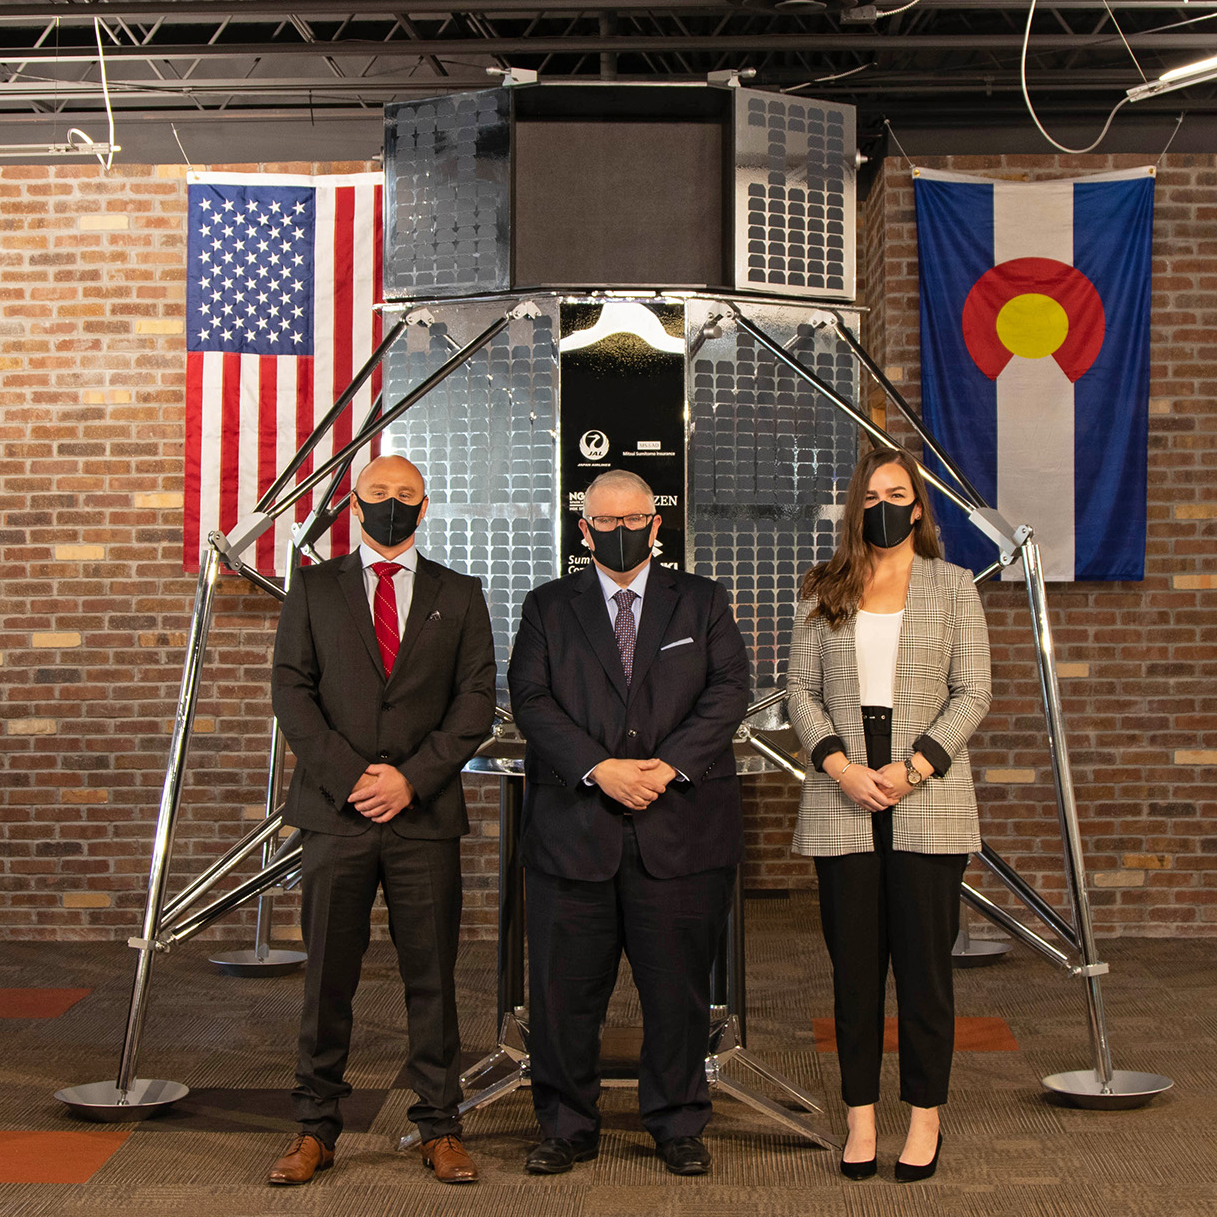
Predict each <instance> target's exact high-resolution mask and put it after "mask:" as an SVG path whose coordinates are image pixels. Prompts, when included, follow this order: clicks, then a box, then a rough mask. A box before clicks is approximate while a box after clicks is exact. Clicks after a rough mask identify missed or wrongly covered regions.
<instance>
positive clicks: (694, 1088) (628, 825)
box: [526, 812, 735, 1141]
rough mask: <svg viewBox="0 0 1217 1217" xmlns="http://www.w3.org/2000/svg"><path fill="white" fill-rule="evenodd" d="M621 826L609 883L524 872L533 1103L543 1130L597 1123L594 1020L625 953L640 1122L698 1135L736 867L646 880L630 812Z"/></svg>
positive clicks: (673, 1133) (706, 1106) (576, 1131)
mask: <svg viewBox="0 0 1217 1217" xmlns="http://www.w3.org/2000/svg"><path fill="white" fill-rule="evenodd" d="M641 814H644V815H645V814H646V813H645V812H643V813H641ZM622 833H623V835H624V840H623V852H622V859H621V867H620V869H619V870H618V872H617V874H616V875H614V876H613V877H612V878H611V879H605V880H603V881H587V880H581V879H562V878H558V877H557V876H555V875H546V874H543V873H542V872H540V871H537V870H529V871H528V874H527V877H526V882H527V891H528V960H529V962H528V969H529V977H528V979H529V1032H530V1037H529V1048H530V1053H531V1061H532V1099H533V1106H534V1108H535V1109H536V1113H537V1120H538V1122H539V1123H540V1125H541V1131H542V1134H543V1135H544V1136H546V1137H565V1138H566V1139H568V1140H571V1139H575V1138H588V1137H595V1136H596V1135H597V1134H598V1133H599V1131H600V1112H599V1109H598V1108H597V1100H598V1099H599V1096H600V1027H601V1024H602V1023H603V1021H604V1015H605V1011H606V1010H607V1008H608V1001H609V997H610V996H611V995H612V992H613V986H614V984H615V983H616V980H617V967H618V964H619V962H620V960H621V952H622V950H623V949H624V950H625V953H626V957H627V958H628V959H629V961H630V968H631V969H632V971H633V974H634V984H635V985H636V987H637V989H638V997H639V1001H640V1004H641V1006H642V1026H643V1039H642V1055H641V1059H640V1061H639V1067H638V1106H639V1110H640V1112H641V1115H642V1123H643V1126H644V1127H645V1128H646V1129H647V1131H648V1132H649V1133H650V1134H651V1135H652V1136H653V1137H654V1138H655V1140H656V1141H668V1140H671V1138H673V1137H695V1136H698V1135H699V1134H700V1133H701V1131H702V1129H704V1128H705V1126H706V1124H707V1122H708V1121H709V1119H710V1089H709V1086H708V1085H707V1083H706V1070H705V1060H706V1048H707V1043H708V1039H709V1033H710V968H711V965H712V963H713V960H714V953H715V951H716V950H717V948H718V943H719V941H720V939H721V938H722V933H723V928H724V926H725V925H726V919H727V912H728V909H729V907H730V903H731V893H732V890H733V887H734V884H735V867H733V866H728V867H722V868H718V869H714V870H708V871H701V872H699V873H698V874H694V875H681V876H678V877H676V878H673V879H656V878H654V877H653V876H652V875H650V874H648V873H647V870H646V868H645V867H644V866H643V864H642V859H641V857H640V856H639V853H638V841H637V838H636V837H635V835H634V824H633V820H632V819H631V818H630V817H629V816H624V817H623V825H622Z"/></svg>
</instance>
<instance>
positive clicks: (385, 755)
mask: <svg viewBox="0 0 1217 1217" xmlns="http://www.w3.org/2000/svg"><path fill="white" fill-rule="evenodd" d="M376 755H377V756H379V757H380V759H381V760H382V761H387V760H388V759H389V754H388V753H387V752H378V753H377V754H376Z"/></svg>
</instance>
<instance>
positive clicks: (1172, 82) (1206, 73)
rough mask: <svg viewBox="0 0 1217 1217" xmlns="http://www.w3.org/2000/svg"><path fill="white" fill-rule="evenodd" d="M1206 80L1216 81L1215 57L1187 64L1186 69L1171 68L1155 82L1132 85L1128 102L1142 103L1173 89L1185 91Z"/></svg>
mask: <svg viewBox="0 0 1217 1217" xmlns="http://www.w3.org/2000/svg"><path fill="white" fill-rule="evenodd" d="M1206 80H1217V55H1214V56H1213V57H1212V58H1211V59H1202V60H1200V62H1199V63H1189V64H1188V65H1187V66H1186V67H1182V68H1171V70H1170V71H1169V72H1163V73H1162V75H1161V76H1159V77H1158V79H1157V80H1147V81H1146V82H1145V83H1144V84H1139V85H1134V86H1133V87H1132V88H1131V89H1129V90H1128V100H1129V101H1144V100H1145V98H1147V97H1157V95H1158V94H1159V93H1169V92H1171V91H1172V90H1173V89H1186V88H1187V87H1188V86H1189V85H1198V84H1203V83H1204V82H1205V81H1206Z"/></svg>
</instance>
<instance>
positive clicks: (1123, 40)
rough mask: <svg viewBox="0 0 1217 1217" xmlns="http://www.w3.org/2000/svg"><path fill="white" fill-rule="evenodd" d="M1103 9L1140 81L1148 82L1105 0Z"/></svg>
mask: <svg viewBox="0 0 1217 1217" xmlns="http://www.w3.org/2000/svg"><path fill="white" fill-rule="evenodd" d="M1103 7H1104V8H1105V9H1106V10H1107V15H1108V16H1109V17H1110V18H1111V24H1112V25H1114V26H1115V27H1116V33H1117V34H1119V35H1120V41H1121V42H1122V43H1123V44H1124V49H1125V50H1126V51H1127V52H1128V54H1129V56H1130V57H1131V59H1132V61H1133V63H1134V65H1136V69H1137V71H1138V72H1139V73H1140V74H1141V79H1142V80H1148V79H1149V78H1148V77H1147V76H1146V75H1145V73H1144V72H1143V71H1142V70H1141V65H1140V63H1138V62H1137V56H1136V53H1135V52H1134V51H1133V49H1132V47H1130V46H1129V45H1128V39H1127V38H1125V37H1124V31H1123V30H1122V29H1120V23H1119V22H1118V21H1117V20H1116V15H1115V13H1113V12H1112V11H1111V5H1110V4H1108V3H1107V0H1103Z"/></svg>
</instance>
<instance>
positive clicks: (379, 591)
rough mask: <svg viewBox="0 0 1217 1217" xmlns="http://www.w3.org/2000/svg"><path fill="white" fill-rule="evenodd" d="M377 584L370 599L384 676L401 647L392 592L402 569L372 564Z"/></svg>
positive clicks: (391, 563)
mask: <svg viewBox="0 0 1217 1217" xmlns="http://www.w3.org/2000/svg"><path fill="white" fill-rule="evenodd" d="M372 569H373V570H374V571H375V572H376V578H377V579H378V580H379V582H378V583H377V584H376V595H375V596H374V597H373V598H372V620H373V621H374V622H375V624H376V645H377V646H379V647H380V660H381V662H382V663H383V664H384V665H385V675H386V676H389V675H390V674H391V673H392V671H393V663H394V661H395V660H396V659H397V648H398V647H400V646H401V635H400V634H399V633H398V632H397V593H396V592H394V590H393V576H394V575H395V574H397V572H398V571H399V570H401V569H402V567H400V566H398V564H397V563H396V562H373V563H372Z"/></svg>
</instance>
